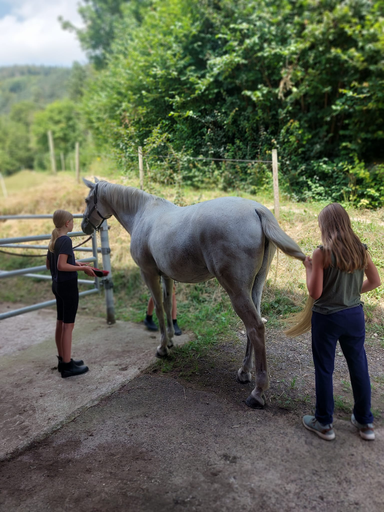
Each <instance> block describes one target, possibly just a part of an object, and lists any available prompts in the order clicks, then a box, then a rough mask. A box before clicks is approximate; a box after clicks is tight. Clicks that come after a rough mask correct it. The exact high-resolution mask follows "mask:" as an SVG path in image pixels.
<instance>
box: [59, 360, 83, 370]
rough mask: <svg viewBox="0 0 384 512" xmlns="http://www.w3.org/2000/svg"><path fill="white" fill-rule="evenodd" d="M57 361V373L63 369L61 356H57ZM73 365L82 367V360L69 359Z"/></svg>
mask: <svg viewBox="0 0 384 512" xmlns="http://www.w3.org/2000/svg"><path fill="white" fill-rule="evenodd" d="M57 359H58V360H59V364H58V365H57V369H58V371H59V372H61V370H62V368H63V358H62V357H61V356H57ZM71 361H73V362H74V363H75V365H76V366H83V364H84V361H83V360H82V359H77V360H76V359H71Z"/></svg>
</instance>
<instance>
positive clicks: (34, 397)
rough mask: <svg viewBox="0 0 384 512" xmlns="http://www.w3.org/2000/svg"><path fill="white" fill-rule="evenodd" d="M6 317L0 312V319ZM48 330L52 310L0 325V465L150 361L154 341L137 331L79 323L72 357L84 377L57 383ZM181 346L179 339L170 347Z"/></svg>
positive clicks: (122, 325)
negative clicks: (84, 367)
mask: <svg viewBox="0 0 384 512" xmlns="http://www.w3.org/2000/svg"><path fill="white" fill-rule="evenodd" d="M12 307H14V305H12ZM16 307H17V306H16ZM6 309H7V305H5V304H0V312H3V311H6ZM15 309H16V308H15ZM55 324H56V319H55V313H54V312H53V310H52V309H50V310H40V311H36V312H31V313H26V314H23V315H20V316H17V317H13V318H9V319H6V320H2V321H1V322H0V390H1V391H0V460H2V459H4V458H6V457H8V456H9V455H11V454H13V453H15V452H17V451H20V450H22V449H23V448H25V447H27V446H28V445H30V444H31V443H32V442H34V441H36V440H39V439H42V438H43V437H45V436H46V435H47V434H49V433H51V432H53V431H54V430H56V429H58V428H59V427H60V426H62V425H63V424H65V423H66V422H68V421H70V420H72V419H73V418H75V417H76V416H78V415H79V414H80V413H81V412H83V411H85V410H86V409H87V408H89V407H90V406H92V405H94V404H96V403H98V402H99V401H100V400H101V399H102V398H103V397H105V396H108V395H110V394H111V393H113V392H114V391H115V390H117V389H119V388H120V387H121V386H122V385H123V384H126V383H127V382H129V381H130V380H132V379H133V378H134V377H136V376H137V375H138V374H139V373H140V371H141V370H142V369H143V368H145V367H147V366H148V365H150V364H151V363H152V362H154V361H155V359H156V358H155V352H156V347H157V345H158V344H159V338H160V336H159V334H158V333H150V332H149V331H147V330H145V328H144V325H140V324H133V323H127V322H117V323H116V324H114V325H107V324H106V322H105V320H103V319H101V318H91V317H89V316H81V315H79V316H78V317H77V319H76V326H75V330H74V341H73V357H74V358H78V359H83V360H84V361H85V363H86V364H87V365H88V366H89V372H88V373H87V374H85V375H80V376H78V377H71V378H68V379H63V378H61V375H60V374H59V372H58V371H57V360H56V348H55V342H54V331H55ZM189 340H190V336H189V335H187V334H183V335H182V336H179V337H176V338H175V339H174V342H175V343H176V344H182V343H185V342H187V341H189Z"/></svg>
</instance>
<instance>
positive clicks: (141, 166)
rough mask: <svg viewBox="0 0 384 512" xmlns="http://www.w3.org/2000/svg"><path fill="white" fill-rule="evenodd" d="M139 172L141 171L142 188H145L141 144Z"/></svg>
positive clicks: (140, 148)
mask: <svg viewBox="0 0 384 512" xmlns="http://www.w3.org/2000/svg"><path fill="white" fill-rule="evenodd" d="M139 173H140V189H141V190H144V167H143V148H142V147H141V146H139Z"/></svg>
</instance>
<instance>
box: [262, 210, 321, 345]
mask: <svg viewBox="0 0 384 512" xmlns="http://www.w3.org/2000/svg"><path fill="white" fill-rule="evenodd" d="M256 213H257V215H258V216H259V219H260V222H261V226H262V229H263V233H264V235H265V236H266V237H267V238H268V239H269V240H270V241H271V242H272V243H274V244H275V245H276V247H278V248H279V249H280V250H281V251H283V252H284V253H285V254H288V256H292V257H293V258H297V259H298V260H301V261H304V260H305V254H304V253H303V252H302V250H301V249H300V247H299V246H298V245H297V243H296V242H295V241H294V240H292V238H291V237H290V236H288V235H287V233H285V232H284V231H283V230H282V229H281V227H280V226H279V223H278V222H277V220H276V218H275V216H274V215H273V214H272V212H270V211H269V210H268V208H266V207H265V206H263V205H258V207H257V208H256ZM312 306H313V299H312V297H310V296H308V299H307V303H306V305H305V307H304V309H303V311H301V312H300V313H298V314H297V315H295V316H294V317H293V318H292V319H291V321H290V322H289V323H290V324H296V325H293V327H291V328H290V329H288V330H287V331H285V334H286V335H287V336H290V337H292V338H293V337H295V336H299V335H300V334H304V333H305V332H308V331H309V330H310V329H311V318H312Z"/></svg>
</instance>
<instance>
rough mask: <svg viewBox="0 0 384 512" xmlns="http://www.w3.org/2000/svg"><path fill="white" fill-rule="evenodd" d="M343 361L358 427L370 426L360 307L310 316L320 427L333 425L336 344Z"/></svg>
mask: <svg viewBox="0 0 384 512" xmlns="http://www.w3.org/2000/svg"><path fill="white" fill-rule="evenodd" d="M337 340H339V343H340V346H341V350H342V351H343V354H344V357H345V359H346V360H347V364H348V369H349V375H350V378H351V384H352V390H353V398H354V402H355V405H354V408H353V413H354V415H355V418H356V420H357V421H358V422H359V423H362V424H366V423H372V421H373V415H372V413H371V383H370V380H369V374H368V363H367V356H366V354H365V349H364V341H365V321H364V312H363V307H362V306H357V307H355V308H351V309H344V310H342V311H338V312H337V313H331V314H330V315H322V314H320V313H315V312H313V313H312V353H313V362H314V365H315V379H316V412H315V416H316V419H317V420H318V421H319V422H320V423H322V424H323V425H327V424H329V423H332V422H333V410H334V401H333V370H334V367H335V351H336V343H337Z"/></svg>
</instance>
